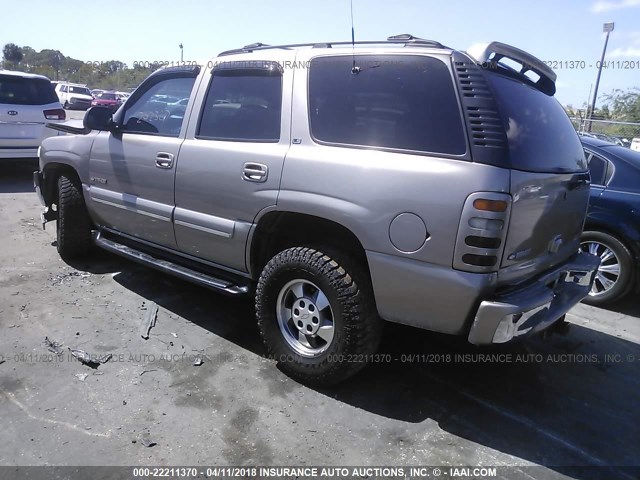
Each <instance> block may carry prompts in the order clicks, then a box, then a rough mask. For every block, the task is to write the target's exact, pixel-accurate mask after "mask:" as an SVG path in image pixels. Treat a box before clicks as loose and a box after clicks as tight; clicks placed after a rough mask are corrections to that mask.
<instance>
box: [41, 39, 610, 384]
mask: <svg viewBox="0 0 640 480" xmlns="http://www.w3.org/2000/svg"><path fill="white" fill-rule="evenodd" d="M514 64H515V65H517V67H516V68H514V67H513V65H514ZM554 93H555V74H554V73H553V71H551V70H550V69H549V68H548V67H547V66H546V65H545V64H543V63H542V62H540V61H539V60H537V59H536V58H535V57H533V56H531V55H529V54H527V53H526V52H523V51H521V50H518V49H516V48H514V47H511V46H508V45H505V44H501V43H497V42H494V43H491V44H489V45H486V46H480V47H476V48H474V49H472V50H470V51H469V52H468V53H465V52H461V51H456V50H453V49H450V48H448V47H445V46H443V45H441V44H439V43H438V42H434V41H428V40H422V39H419V38H415V37H413V36H410V35H401V36H395V37H390V38H389V39H387V40H386V41H380V42H361V43H356V44H355V45H352V44H351V43H348V44H345V43H344V42H337V43H336V42H334V43H317V44H313V45H285V46H267V45H263V44H253V45H249V46H247V47H244V48H242V49H238V50H233V51H228V52H224V53H222V54H220V55H219V56H218V57H217V58H215V59H214V60H212V61H211V62H209V64H208V65H192V66H180V67H169V68H164V69H162V70H159V71H157V72H155V73H153V74H152V75H151V76H150V77H149V78H147V79H146V80H145V81H144V82H143V83H142V84H141V85H140V87H139V88H138V89H137V90H136V91H135V93H133V95H131V97H130V98H129V99H128V100H127V102H126V103H125V104H124V105H123V106H122V107H121V108H120V109H119V110H118V111H117V112H116V113H115V114H113V115H112V112H111V111H109V110H106V109H101V108H98V107H94V108H92V109H91V110H89V111H88V113H87V115H86V117H85V119H84V126H83V127H82V128H80V127H77V128H76V127H71V126H60V127H58V128H59V129H63V130H65V131H67V132H68V133H72V134H73V135H66V136H61V137H57V138H51V139H47V140H45V141H44V142H43V143H42V147H41V149H40V171H39V172H35V175H34V180H35V184H36V190H37V191H38V192H39V194H40V196H41V199H42V202H43V204H44V205H45V211H44V213H43V222H46V221H49V220H54V219H55V220H56V224H57V248H58V252H59V253H60V255H61V256H62V257H63V258H65V259H72V258H75V257H79V256H82V255H86V254H87V253H88V252H90V249H91V247H92V246H94V245H95V246H98V247H100V248H103V249H106V250H109V251H111V252H114V253H116V254H119V255H123V256H125V257H129V258H131V259H133V260H136V261H138V262H141V263H143V264H146V265H149V266H151V267H154V268H157V269H159V270H162V271H164V272H167V273H170V274H173V275H176V276H178V277H181V278H184V279H187V280H189V281H192V282H194V283H197V284H200V285H204V286H206V287H209V288H212V289H214V290H217V291H219V292H223V293H226V294H230V295H243V294H248V295H254V296H255V310H256V316H257V321H258V326H259V329H260V333H261V335H262V338H263V340H264V343H265V345H266V348H267V350H268V352H269V355H270V356H272V358H274V359H275V360H276V361H278V362H279V363H280V365H281V368H282V369H283V370H284V371H285V372H287V373H288V374H290V375H292V376H294V377H296V378H298V379H300V380H301V381H304V382H310V383H316V384H330V383H336V382H339V381H341V380H343V379H345V378H347V377H348V376H350V375H352V374H354V373H355V372H356V371H358V370H359V369H360V368H362V367H363V366H364V365H365V364H366V362H367V361H369V360H372V359H374V358H375V357H374V354H375V352H376V349H377V347H378V344H379V341H380V338H381V335H382V326H383V324H384V321H390V322H399V323H404V324H408V325H413V326H415V327H419V328H424V329H428V330H432V331H436V332H443V333H448V334H453V335H464V336H466V337H467V338H468V340H469V342H471V343H473V344H477V345H489V344H495V343H505V342H509V341H512V340H514V339H517V338H522V337H524V336H526V335H528V334H531V333H534V332H539V331H541V330H543V329H546V328H548V327H550V326H552V325H553V324H556V325H557V324H558V323H557V322H559V321H560V322H561V321H562V318H563V315H564V314H565V313H566V312H567V310H569V309H570V308H571V307H572V306H573V305H575V304H576V303H577V302H579V301H580V300H581V299H582V298H583V297H584V296H585V295H587V293H588V292H589V290H590V288H591V285H592V282H593V277H594V273H595V272H596V270H597V267H598V259H597V258H596V257H594V256H592V255H589V254H579V253H578V250H579V244H580V233H581V231H582V227H583V222H584V219H585V213H586V209H587V203H588V200H589V173H588V171H587V164H586V162H585V158H584V153H583V150H582V147H581V144H580V140H579V138H578V135H577V134H576V132H575V131H574V129H573V127H572V125H571V122H570V121H569V119H568V118H567V116H566V114H565V113H564V111H563V109H562V107H561V106H560V104H559V103H558V102H557V101H556V100H555V99H554V97H553V95H554ZM175 99H188V101H185V102H175ZM54 206H55V207H54Z"/></svg>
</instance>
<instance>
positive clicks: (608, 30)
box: [588, 22, 615, 132]
mask: <svg viewBox="0 0 640 480" xmlns="http://www.w3.org/2000/svg"><path fill="white" fill-rule="evenodd" d="M614 25H615V24H614V23H613V22H608V23H605V24H604V25H603V26H602V31H603V32H606V33H607V37H606V38H605V40H604V48H603V49H602V58H601V59H600V65H598V76H597V77H596V86H595V89H594V91H593V98H592V99H591V111H590V112H589V130H588V131H589V132H590V131H591V119H592V118H593V111H594V110H595V109H596V99H597V98H598V86H599V85H600V75H602V64H603V63H604V56H605V54H606V53H607V44H608V43H609V34H610V33H611V32H613V27H614Z"/></svg>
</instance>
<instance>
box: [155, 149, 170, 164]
mask: <svg viewBox="0 0 640 480" xmlns="http://www.w3.org/2000/svg"><path fill="white" fill-rule="evenodd" d="M156 167H158V168H171V167H173V153H167V152H158V153H157V154H156Z"/></svg>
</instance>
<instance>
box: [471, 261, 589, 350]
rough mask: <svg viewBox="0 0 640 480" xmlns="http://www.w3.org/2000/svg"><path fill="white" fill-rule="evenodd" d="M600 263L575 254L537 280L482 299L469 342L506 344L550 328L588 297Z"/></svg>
mask: <svg viewBox="0 0 640 480" xmlns="http://www.w3.org/2000/svg"><path fill="white" fill-rule="evenodd" d="M599 264H600V259H599V258H598V257H596V256H594V255H589V254H576V255H574V256H573V257H572V258H571V259H569V261H567V262H566V263H564V264H563V265H561V266H560V267H557V268H556V269H554V270H552V271H551V272H548V273H547V274H545V275H544V276H543V277H541V278H539V279H537V280H536V281H535V282H534V283H531V284H528V285H527V286H525V287H523V288H521V289H518V290H514V291H511V292H509V293H506V294H504V295H500V296H497V297H495V298H494V299H491V300H485V301H483V302H481V303H480V307H479V308H478V311H477V313H476V316H475V319H474V321H473V324H472V326H471V330H470V332H469V342H470V343H473V344H476V345H488V344H493V343H506V342H509V341H511V340H514V339H516V338H518V337H523V336H525V335H530V334H532V333H535V332H539V331H542V330H544V329H546V328H548V327H550V326H551V325H552V324H553V323H554V322H556V321H557V320H558V319H560V318H561V317H562V316H563V315H564V314H565V313H567V311H569V310H570V309H571V308H572V307H573V306H574V305H576V304H577V303H578V302H579V301H580V300H582V299H583V298H584V297H585V296H587V294H588V293H589V290H591V286H592V284H593V279H594V277H595V273H596V271H597V269H598V266H599Z"/></svg>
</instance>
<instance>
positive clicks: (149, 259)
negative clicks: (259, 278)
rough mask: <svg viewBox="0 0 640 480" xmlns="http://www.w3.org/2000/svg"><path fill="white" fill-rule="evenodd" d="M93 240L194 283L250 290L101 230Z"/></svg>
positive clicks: (241, 291) (240, 291)
mask: <svg viewBox="0 0 640 480" xmlns="http://www.w3.org/2000/svg"><path fill="white" fill-rule="evenodd" d="M93 242H94V243H95V244H96V246H97V247H100V248H102V249H104V250H107V251H109V252H111V253H115V254H116V255H120V256H122V257H126V258H129V259H131V260H133V261H135V262H138V263H141V264H143V265H146V266H148V267H151V268H155V269H156V270H160V271H161V272H165V273H168V274H170V275H174V276H176V277H178V278H182V279H184V280H187V281H189V282H192V283H197V284H199V285H202V286H204V287H207V288H211V289H213V290H218V291H221V292H224V293H227V294H230V295H242V294H246V293H248V292H249V287H248V286H246V285H235V284H233V283H232V282H229V281H228V280H223V279H220V278H216V277H213V276H211V275H207V274H206V273H202V272H198V271H195V270H192V269H190V268H187V267H183V266H182V265H178V264H176V263H173V262H169V261H167V260H162V259H159V258H156V257H154V256H152V255H149V254H148V253H144V252H141V251H140V250H136V249H135V248H131V247H128V246H126V245H122V244H120V243H117V242H114V241H113V240H109V239H107V238H104V237H102V235H100V232H96V233H94V235H93Z"/></svg>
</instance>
